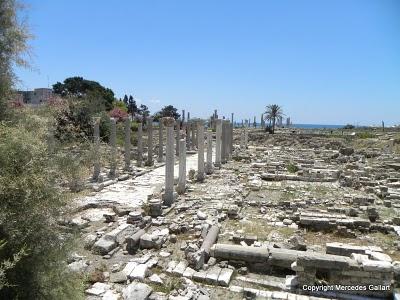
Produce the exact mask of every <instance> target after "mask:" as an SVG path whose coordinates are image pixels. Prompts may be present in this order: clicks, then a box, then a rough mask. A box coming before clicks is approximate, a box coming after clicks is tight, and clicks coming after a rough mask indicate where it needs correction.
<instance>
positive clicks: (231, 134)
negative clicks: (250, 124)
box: [229, 123, 233, 159]
mask: <svg viewBox="0 0 400 300" xmlns="http://www.w3.org/2000/svg"><path fill="white" fill-rule="evenodd" d="M232 154H233V123H231V124H230V126H229V159H231V158H232Z"/></svg>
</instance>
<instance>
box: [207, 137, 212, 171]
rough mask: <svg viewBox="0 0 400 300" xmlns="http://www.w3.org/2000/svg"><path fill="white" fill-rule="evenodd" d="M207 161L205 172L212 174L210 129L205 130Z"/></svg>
mask: <svg viewBox="0 0 400 300" xmlns="http://www.w3.org/2000/svg"><path fill="white" fill-rule="evenodd" d="M206 138H207V163H206V174H207V175H209V174H212V172H213V164H212V131H209V130H208V131H207V134H206Z"/></svg>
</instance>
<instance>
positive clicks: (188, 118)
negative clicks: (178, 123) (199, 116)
mask: <svg viewBox="0 0 400 300" xmlns="http://www.w3.org/2000/svg"><path fill="white" fill-rule="evenodd" d="M187 121H188V122H189V121H190V112H188V117H187Z"/></svg>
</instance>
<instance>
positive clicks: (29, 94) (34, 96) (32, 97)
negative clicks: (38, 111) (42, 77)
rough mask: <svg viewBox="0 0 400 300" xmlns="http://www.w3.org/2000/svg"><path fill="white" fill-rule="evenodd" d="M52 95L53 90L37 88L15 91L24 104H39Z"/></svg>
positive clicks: (46, 100)
mask: <svg viewBox="0 0 400 300" xmlns="http://www.w3.org/2000/svg"><path fill="white" fill-rule="evenodd" d="M52 97H53V90H52V89H49V88H38V89H34V90H33V91H17V97H16V98H17V99H16V100H19V101H22V102H24V103H25V104H32V105H40V104H43V103H46V102H48V101H49V100H50V99H52Z"/></svg>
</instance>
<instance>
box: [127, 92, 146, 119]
mask: <svg viewBox="0 0 400 300" xmlns="http://www.w3.org/2000/svg"><path fill="white" fill-rule="evenodd" d="M125 96H126V95H125ZM125 99H126V100H125ZM125 101H126V105H127V107H128V113H130V114H131V116H132V119H133V117H134V116H135V114H137V113H138V112H139V110H138V107H137V104H136V100H135V99H134V98H133V96H132V95H130V96H129V99H128V97H127V96H126V98H125V97H124V103H125ZM146 109H147V106H146Z"/></svg>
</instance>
